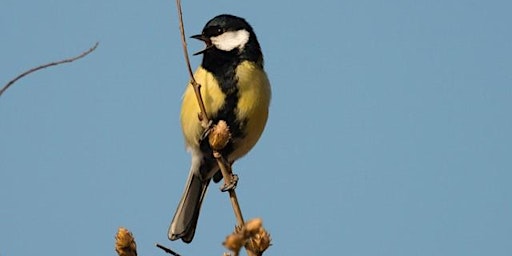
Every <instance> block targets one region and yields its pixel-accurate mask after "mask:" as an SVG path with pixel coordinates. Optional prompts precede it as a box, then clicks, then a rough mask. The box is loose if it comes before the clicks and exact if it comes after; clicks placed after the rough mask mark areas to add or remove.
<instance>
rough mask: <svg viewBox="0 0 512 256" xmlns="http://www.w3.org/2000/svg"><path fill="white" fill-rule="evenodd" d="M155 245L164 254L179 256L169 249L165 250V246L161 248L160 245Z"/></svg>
mask: <svg viewBox="0 0 512 256" xmlns="http://www.w3.org/2000/svg"><path fill="white" fill-rule="evenodd" d="M155 245H156V247H158V248H160V249H162V250H163V251H164V252H166V253H168V254H170V255H174V256H181V255H179V254H178V253H177V252H175V251H173V250H171V249H169V248H167V247H165V246H163V245H161V244H155Z"/></svg>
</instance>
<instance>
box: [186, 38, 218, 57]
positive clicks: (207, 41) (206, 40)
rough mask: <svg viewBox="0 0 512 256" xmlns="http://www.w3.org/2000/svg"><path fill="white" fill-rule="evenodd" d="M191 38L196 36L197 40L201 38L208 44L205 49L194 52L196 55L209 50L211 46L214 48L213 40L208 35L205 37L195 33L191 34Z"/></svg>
mask: <svg viewBox="0 0 512 256" xmlns="http://www.w3.org/2000/svg"><path fill="white" fill-rule="evenodd" d="M190 38H194V39H197V40H201V41H203V42H204V43H205V44H206V47H205V48H204V49H202V50H201V51H198V52H196V53H194V56H195V55H199V54H203V53H204V52H206V51H208V50H209V49H210V48H212V46H213V45H212V41H211V40H210V38H208V37H205V36H203V35H201V34H199V35H193V36H191V37H190Z"/></svg>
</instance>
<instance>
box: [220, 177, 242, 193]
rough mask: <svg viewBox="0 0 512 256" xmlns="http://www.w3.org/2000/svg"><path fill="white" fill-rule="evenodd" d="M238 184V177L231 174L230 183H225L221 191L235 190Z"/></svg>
mask: <svg viewBox="0 0 512 256" xmlns="http://www.w3.org/2000/svg"><path fill="white" fill-rule="evenodd" d="M237 184H238V175H236V174H231V179H230V180H229V181H226V182H224V185H222V186H221V187H220V191H222V192H226V191H230V190H234V189H235V188H236V185H237Z"/></svg>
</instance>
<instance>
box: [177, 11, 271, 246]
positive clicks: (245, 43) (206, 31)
mask: <svg viewBox="0 0 512 256" xmlns="http://www.w3.org/2000/svg"><path fill="white" fill-rule="evenodd" d="M191 38H193V39H197V40H200V41H202V42H204V43H205V45H206V46H205V48H204V49H202V50H201V51H199V52H197V53H195V54H194V55H201V54H202V61H201V64H200V66H199V67H198V68H197V70H196V71H195V72H194V78H195V80H196V81H197V82H198V83H199V84H200V85H201V87H200V91H201V96H202V98H203V101H204V105H205V108H206V114H207V116H208V118H209V119H210V122H211V124H213V125H215V124H217V123H218V122H219V121H221V120H223V121H225V122H226V123H227V125H228V127H229V131H230V133H231V138H230V140H229V142H228V143H227V145H226V146H225V147H224V148H223V149H222V150H220V153H221V154H222V155H223V156H225V157H226V160H227V161H228V162H229V163H230V164H232V163H233V162H234V161H235V160H237V159H239V158H240V157H242V156H244V155H246V154H247V153H248V152H249V151H250V150H251V149H252V148H253V147H254V146H255V145H256V143H257V142H258V140H259V138H260V136H261V134H262V133H263V130H264V129H265V125H266V123H267V119H268V114H269V105H270V99H271V88H270V82H269V79H268V76H267V74H266V72H265V70H264V67H263V66H264V63H263V54H262V51H261V47H260V44H259V42H258V39H257V37H256V34H255V33H254V30H253V28H252V27H251V25H250V24H249V23H248V22H247V21H246V20H245V19H243V18H241V17H237V16H234V15H230V14H221V15H218V16H216V17H214V18H212V19H211V20H209V21H208V22H207V23H206V25H205V26H204V28H203V29H202V31H201V34H198V35H193V36H191ZM199 113H200V108H199V104H198V102H197V99H196V96H195V94H194V89H193V86H192V84H191V83H189V84H188V85H187V87H186V89H185V93H184V94H183V99H182V106H181V113H180V121H181V127H182V131H183V136H184V138H185V144H186V148H187V151H189V152H190V154H191V158H192V161H191V167H190V171H189V175H188V178H187V181H186V184H185V188H184V191H183V195H182V197H181V200H180V202H179V204H178V206H177V209H176V213H175V214H174V217H173V219H172V222H171V225H170V227H169V232H168V238H169V239H170V240H171V241H174V240H178V239H181V240H182V241H183V242H185V243H190V242H192V239H193V238H194V234H195V231H196V226H197V222H198V218H199V212H200V209H201V204H202V202H203V198H204V196H205V194H206V191H207V189H208V185H209V184H210V182H211V180H213V181H214V182H219V181H220V180H221V179H222V174H221V172H220V170H219V167H218V165H217V162H216V160H215V158H214V157H213V151H212V149H211V147H210V145H209V143H208V140H207V139H205V140H203V139H202V137H204V134H205V132H206V129H205V128H204V127H203V126H202V125H201V122H200V120H199V118H198V114H199Z"/></svg>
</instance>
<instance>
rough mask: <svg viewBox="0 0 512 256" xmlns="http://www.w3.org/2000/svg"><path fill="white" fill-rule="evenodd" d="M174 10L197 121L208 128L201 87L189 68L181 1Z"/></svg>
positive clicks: (178, 1) (208, 121)
mask: <svg viewBox="0 0 512 256" xmlns="http://www.w3.org/2000/svg"><path fill="white" fill-rule="evenodd" d="M176 8H177V9H178V18H179V22H180V34H181V44H182V46H183V54H184V55H185V62H186V64H187V69H188V74H189V76H190V83H191V84H192V86H193V87H194V92H195V94H196V98H197V103H198V104H199V109H200V110H201V112H200V113H199V120H200V121H201V125H202V126H203V128H205V129H206V128H208V127H209V125H210V120H209V118H208V114H207V112H206V107H205V106H204V102H203V97H202V96H201V85H200V84H198V83H197V81H196V80H195V79H194V74H193V72H192V68H191V67H190V59H189V57H188V49H187V40H186V38H185V26H184V25H183V12H182V11H181V0H176Z"/></svg>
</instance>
